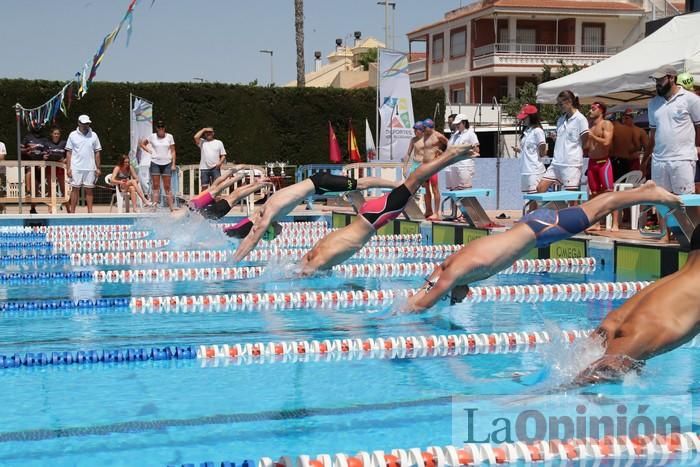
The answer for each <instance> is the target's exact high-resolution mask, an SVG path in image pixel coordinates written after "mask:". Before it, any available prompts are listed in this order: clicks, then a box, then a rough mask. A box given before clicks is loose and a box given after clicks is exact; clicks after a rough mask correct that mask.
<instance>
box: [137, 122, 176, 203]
mask: <svg viewBox="0 0 700 467" xmlns="http://www.w3.org/2000/svg"><path fill="white" fill-rule="evenodd" d="M147 142H148V143H149V144H150V145H151V147H152V148H153V152H152V154H151V168H150V172H151V187H152V189H153V191H152V194H151V199H153V202H154V203H155V206H157V205H158V204H159V201H160V180H161V178H162V179H163V190H164V191H165V198H166V200H167V203H168V207H169V208H170V211H172V210H173V192H172V189H171V187H170V181H171V177H172V174H173V171H174V170H175V158H176V155H175V139H174V138H173V135H171V134H170V133H166V131H165V123H163V121H162V120H159V121H158V123H156V132H155V133H153V134H152V135H151V136H149V137H148V140H147ZM141 149H144V150H145V151H147V149H146V148H145V147H144V146H143V145H142V147H141Z"/></svg>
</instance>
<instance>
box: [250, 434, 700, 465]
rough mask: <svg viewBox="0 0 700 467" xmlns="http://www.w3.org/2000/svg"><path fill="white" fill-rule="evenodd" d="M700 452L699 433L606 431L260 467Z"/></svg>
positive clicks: (650, 458)
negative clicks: (596, 434) (608, 433)
mask: <svg viewBox="0 0 700 467" xmlns="http://www.w3.org/2000/svg"><path fill="white" fill-rule="evenodd" d="M690 452H700V438H699V437H698V434H697V433H693V432H686V433H671V434H668V435H660V434H653V435H649V436H639V437H636V438H630V437H627V436H618V437H614V436H606V437H604V438H601V439H594V438H586V439H570V440H566V441H559V440H552V441H549V442H548V441H537V442H534V443H524V442H514V443H502V444H499V445H491V444H485V443H468V444H464V445H463V446H461V447H459V446H442V447H440V446H430V447H428V448H427V449H425V450H421V449H420V448H411V449H392V450H391V451H372V452H366V451H360V452H358V453H357V454H355V455H354V456H348V455H346V454H342V453H341V454H335V455H333V456H331V455H329V454H320V455H318V456H316V458H315V459H312V458H311V457H310V456H306V455H302V456H298V457H289V456H284V457H281V458H280V459H279V460H278V461H277V462H275V461H273V460H272V459H270V458H268V457H263V458H261V459H260V461H259V462H258V467H300V466H305V467H399V466H401V467H409V466H416V467H459V466H463V465H480V464H486V463H488V464H490V465H494V464H505V463H509V464H510V463H523V462H525V463H529V462H551V461H564V462H568V461H574V460H603V459H611V460H612V459H615V458H624V459H646V460H647V461H646V465H658V464H657V463H656V462H665V461H667V460H668V459H669V457H670V456H671V455H672V454H677V453H690Z"/></svg>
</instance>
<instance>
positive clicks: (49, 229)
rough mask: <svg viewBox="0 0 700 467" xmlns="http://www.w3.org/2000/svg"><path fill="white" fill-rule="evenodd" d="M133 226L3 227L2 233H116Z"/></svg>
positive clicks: (0, 228)
mask: <svg viewBox="0 0 700 467" xmlns="http://www.w3.org/2000/svg"><path fill="white" fill-rule="evenodd" d="M132 227H133V226H132V225H131V224H86V225H41V226H34V227H20V226H3V227H0V233H31V232H37V233H46V232H85V231H91V232H114V231H123V230H130V229H131V228H132Z"/></svg>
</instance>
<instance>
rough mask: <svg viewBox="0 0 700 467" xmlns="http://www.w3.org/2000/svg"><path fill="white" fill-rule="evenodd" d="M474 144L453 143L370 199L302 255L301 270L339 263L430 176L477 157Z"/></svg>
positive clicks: (396, 213) (306, 272)
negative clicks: (355, 215)
mask: <svg viewBox="0 0 700 467" xmlns="http://www.w3.org/2000/svg"><path fill="white" fill-rule="evenodd" d="M476 155H477V154H476V153H475V152H474V146H471V145H464V146H452V147H450V148H449V149H448V150H447V151H445V152H444V153H443V155H441V156H440V157H438V158H435V159H433V160H432V161H430V162H425V163H423V164H421V165H420V167H418V168H417V169H416V170H415V171H413V172H412V173H411V174H410V175H409V176H408V178H406V180H405V181H404V182H403V183H402V184H401V185H399V186H397V187H396V188H394V189H393V190H391V191H390V192H389V193H387V194H386V195H384V196H382V197H380V198H375V199H371V200H369V201H367V202H366V203H365V205H364V206H362V208H361V209H360V215H359V216H357V217H356V218H355V220H354V221H352V223H350V225H348V226H345V227H343V228H342V229H338V230H334V231H333V232H331V233H329V234H328V235H326V236H325V237H323V238H322V239H321V240H319V242H318V243H316V245H314V247H313V248H312V249H311V250H310V251H309V252H308V253H307V254H306V255H304V257H303V258H302V259H301V274H302V275H309V274H313V273H314V272H316V271H318V270H323V269H329V268H331V267H333V266H335V265H336V264H340V263H342V262H343V261H345V260H346V259H348V258H350V257H351V256H352V255H354V254H355V253H356V252H357V251H358V250H359V249H360V248H362V247H363V246H364V245H365V244H366V243H367V242H368V241H369V239H370V238H372V236H373V235H374V234H375V233H376V232H377V230H378V229H379V228H381V227H382V226H384V225H386V224H387V223H388V222H390V221H391V220H392V219H395V218H396V217H398V216H399V214H401V211H402V210H403V209H404V208H405V207H406V203H408V201H409V200H410V199H411V198H412V197H413V195H414V194H415V193H416V191H418V189H419V188H420V187H421V186H423V184H425V182H427V181H428V180H429V179H430V177H432V176H433V175H434V174H436V173H438V172H439V171H440V170H442V169H444V168H445V167H448V166H450V165H452V164H454V163H455V162H458V161H461V160H464V159H468V158H470V157H474V156H476Z"/></svg>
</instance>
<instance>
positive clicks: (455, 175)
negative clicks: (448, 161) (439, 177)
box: [445, 162, 474, 190]
mask: <svg viewBox="0 0 700 467" xmlns="http://www.w3.org/2000/svg"><path fill="white" fill-rule="evenodd" d="M473 178H474V166H473V165H472V164H469V165H464V164H460V163H459V162H457V163H455V164H452V165H451V166H449V167H447V168H446V169H445V185H447V189H448V190H464V189H466V188H471V187H472V180H473Z"/></svg>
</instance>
